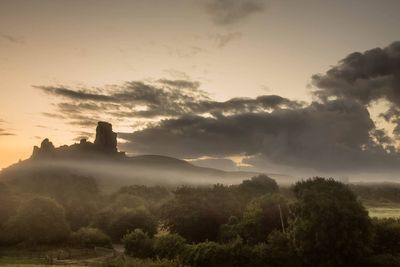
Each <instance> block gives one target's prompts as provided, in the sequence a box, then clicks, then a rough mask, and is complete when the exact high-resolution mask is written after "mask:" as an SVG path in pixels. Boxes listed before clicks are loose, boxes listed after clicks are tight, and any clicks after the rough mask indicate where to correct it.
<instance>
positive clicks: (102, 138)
mask: <svg viewBox="0 0 400 267" xmlns="http://www.w3.org/2000/svg"><path fill="white" fill-rule="evenodd" d="M94 145H95V146H96V147H97V148H99V149H100V150H103V151H105V152H111V153H116V152H117V151H118V150H117V134H116V133H114V132H113V130H112V125H111V124H110V123H108V122H104V121H100V122H99V123H98V125H97V128H96V140H95V141H94Z"/></svg>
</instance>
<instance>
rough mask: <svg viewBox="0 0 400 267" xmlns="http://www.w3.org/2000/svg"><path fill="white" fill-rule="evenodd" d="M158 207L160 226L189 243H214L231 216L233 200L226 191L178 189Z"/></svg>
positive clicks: (218, 189) (225, 189)
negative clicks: (159, 208)
mask: <svg viewBox="0 0 400 267" xmlns="http://www.w3.org/2000/svg"><path fill="white" fill-rule="evenodd" d="M174 194H175V197H174V199H172V200H170V201H168V202H167V203H166V204H165V205H164V206H163V207H162V208H161V211H162V214H161V216H162V218H163V223H164V224H163V225H164V227H165V228H167V229H168V230H170V231H171V232H173V233H178V234H179V235H181V236H182V237H184V238H185V239H186V240H188V241H190V242H202V241H205V240H216V239H217V237H218V232H219V227H220V226H221V225H222V224H224V223H226V222H227V221H228V218H229V217H230V215H231V214H232V213H235V208H236V207H235V203H236V202H235V200H234V199H233V195H232V194H231V192H230V191H229V189H228V188H226V187H224V186H221V185H216V186H214V187H211V188H190V187H181V188H178V189H177V190H176V191H175V192H174Z"/></svg>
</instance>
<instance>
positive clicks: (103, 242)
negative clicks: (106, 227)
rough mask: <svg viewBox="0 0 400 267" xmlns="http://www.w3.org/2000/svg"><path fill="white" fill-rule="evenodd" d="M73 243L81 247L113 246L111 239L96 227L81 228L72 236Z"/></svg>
mask: <svg viewBox="0 0 400 267" xmlns="http://www.w3.org/2000/svg"><path fill="white" fill-rule="evenodd" d="M70 242H71V244H73V245H75V246H79V247H85V248H93V247H112V244H111V239H110V237H108V236H107V235H106V234H104V233H103V232H102V231H101V230H99V229H96V228H89V227H85V228H81V229H79V230H78V231H77V232H75V233H72V234H71V236H70Z"/></svg>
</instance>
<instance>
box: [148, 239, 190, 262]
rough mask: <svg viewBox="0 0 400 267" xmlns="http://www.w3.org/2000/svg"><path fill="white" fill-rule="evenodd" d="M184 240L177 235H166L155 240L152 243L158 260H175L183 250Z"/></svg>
mask: <svg viewBox="0 0 400 267" xmlns="http://www.w3.org/2000/svg"><path fill="white" fill-rule="evenodd" d="M185 242H186V240H185V239H184V238H183V237H181V236H180V235H177V234H168V235H164V236H160V237H158V238H156V240H155V242H154V251H155V254H156V255H157V256H158V257H160V258H166V259H170V260H171V259H175V258H177V257H178V256H179V255H180V254H181V253H182V252H183V250H184V248H185Z"/></svg>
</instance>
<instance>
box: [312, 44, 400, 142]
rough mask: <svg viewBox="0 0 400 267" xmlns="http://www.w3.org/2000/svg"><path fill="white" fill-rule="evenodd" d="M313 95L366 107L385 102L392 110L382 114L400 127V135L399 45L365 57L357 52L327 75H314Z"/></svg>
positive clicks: (396, 132)
mask: <svg viewBox="0 0 400 267" xmlns="http://www.w3.org/2000/svg"><path fill="white" fill-rule="evenodd" d="M312 83H313V85H314V86H315V87H316V90H315V91H314V94H315V95H316V96H317V97H319V98H320V99H322V100H324V101H326V100H327V99H330V98H340V99H351V100H354V101H359V102H360V103H362V104H364V105H370V104H371V103H374V102H375V101H379V100H386V101H387V102H388V103H389V105H390V107H389V109H388V110H387V111H386V112H385V113H383V114H382V117H384V118H385V119H386V120H387V121H391V122H393V123H395V124H397V127H396V129H395V131H394V133H395V134H396V135H399V133H400V128H399V124H400V42H394V43H392V44H390V45H389V46H387V47H385V48H374V49H371V50H368V51H366V52H364V53H359V52H355V53H352V54H350V55H348V56H347V57H346V58H344V59H343V60H341V61H340V62H339V63H338V64H337V65H336V66H334V67H332V68H331V69H329V70H328V71H327V72H326V73H325V74H319V75H314V76H313V78H312Z"/></svg>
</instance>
